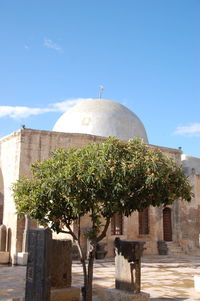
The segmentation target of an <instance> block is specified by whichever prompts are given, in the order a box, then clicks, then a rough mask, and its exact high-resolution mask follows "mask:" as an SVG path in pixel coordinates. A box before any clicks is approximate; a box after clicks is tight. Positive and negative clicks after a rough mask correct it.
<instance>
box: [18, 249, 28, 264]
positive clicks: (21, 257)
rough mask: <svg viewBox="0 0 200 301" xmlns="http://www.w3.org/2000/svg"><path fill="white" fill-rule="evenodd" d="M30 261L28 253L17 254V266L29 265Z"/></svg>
mask: <svg viewBox="0 0 200 301" xmlns="http://www.w3.org/2000/svg"><path fill="white" fill-rule="evenodd" d="M27 261H28V253H27V252H19V253H17V262H16V264H17V265H27Z"/></svg>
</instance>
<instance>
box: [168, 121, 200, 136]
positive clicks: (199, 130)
mask: <svg viewBox="0 0 200 301" xmlns="http://www.w3.org/2000/svg"><path fill="white" fill-rule="evenodd" d="M174 134H175V135H181V136H187V137H198V136H200V123H192V124H190V125H188V126H178V127H177V128H176V130H175V132H174Z"/></svg>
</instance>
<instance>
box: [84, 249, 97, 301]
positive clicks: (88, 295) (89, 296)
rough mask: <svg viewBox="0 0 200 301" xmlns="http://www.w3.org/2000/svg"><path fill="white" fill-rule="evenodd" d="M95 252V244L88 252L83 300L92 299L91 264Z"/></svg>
mask: <svg viewBox="0 0 200 301" xmlns="http://www.w3.org/2000/svg"><path fill="white" fill-rule="evenodd" d="M95 253H96V245H95V246H93V249H92V250H91V251H90V253H89V260H88V275H87V287H86V299H85V300H84V301H92V281H93V265H94V258H95Z"/></svg>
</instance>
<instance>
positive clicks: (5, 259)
mask: <svg viewBox="0 0 200 301" xmlns="http://www.w3.org/2000/svg"><path fill="white" fill-rule="evenodd" d="M9 259H10V253H9V252H0V264H2V263H9Z"/></svg>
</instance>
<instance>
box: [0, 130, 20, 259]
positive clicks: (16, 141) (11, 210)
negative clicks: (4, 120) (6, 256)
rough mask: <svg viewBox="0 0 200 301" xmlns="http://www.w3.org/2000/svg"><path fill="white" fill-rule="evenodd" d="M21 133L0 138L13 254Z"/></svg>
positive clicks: (5, 208) (5, 215) (2, 186)
mask: <svg viewBox="0 0 200 301" xmlns="http://www.w3.org/2000/svg"><path fill="white" fill-rule="evenodd" d="M20 149H21V135H20V131H17V132H15V133H13V134H11V135H9V136H6V137H4V138H2V139H0V170H1V184H0V189H1V195H2V198H1V199H2V202H3V205H4V206H3V224H4V225H6V227H7V229H8V231H9V233H10V236H11V239H12V243H11V244H10V243H7V246H8V247H9V248H10V249H9V251H10V252H11V256H12V257H14V255H15V254H16V252H17V216H16V214H15V211H16V210H15V204H14V201H13V197H12V191H11V184H12V183H13V182H15V181H16V180H17V179H18V178H19V164H20Z"/></svg>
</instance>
